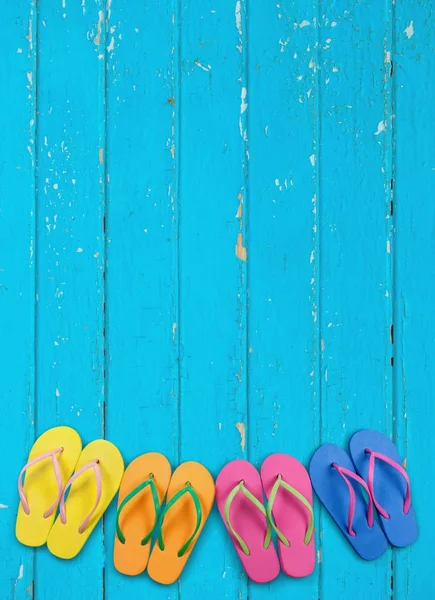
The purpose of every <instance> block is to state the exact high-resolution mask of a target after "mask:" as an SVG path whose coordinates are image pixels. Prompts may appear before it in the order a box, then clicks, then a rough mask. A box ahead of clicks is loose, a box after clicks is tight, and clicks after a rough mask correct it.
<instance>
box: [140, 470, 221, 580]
mask: <svg viewBox="0 0 435 600" xmlns="http://www.w3.org/2000/svg"><path fill="white" fill-rule="evenodd" d="M213 502H214V481H213V477H212V476H211V475H210V473H209V472H208V471H207V469H206V468H205V467H204V466H203V465H201V464H199V463H197V462H185V463H183V464H181V465H180V466H179V467H178V469H176V470H175V471H174V474H173V475H172V479H171V482H170V484H169V489H168V494H167V500H166V506H165V508H164V509H163V510H162V512H161V514H160V518H159V525H158V538H157V542H156V544H155V546H154V548H153V551H152V552H151V557H150V560H149V563H148V575H149V576H150V577H151V579H154V581H157V582H158V583H163V584H170V583H174V581H176V580H177V579H178V577H179V576H180V574H181V572H182V570H183V568H184V566H185V564H186V562H187V559H188V558H189V556H190V554H191V552H192V550H193V547H194V546H195V543H196V541H197V539H198V537H199V535H200V533H201V531H202V528H203V527H204V525H205V522H206V520H207V518H208V515H209V514H210V511H211V509H212V506H213Z"/></svg>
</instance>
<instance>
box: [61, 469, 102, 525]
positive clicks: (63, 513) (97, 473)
mask: <svg viewBox="0 0 435 600" xmlns="http://www.w3.org/2000/svg"><path fill="white" fill-rule="evenodd" d="M99 462H100V461H99V460H98V459H95V460H91V462H89V463H88V464H87V465H85V466H84V467H82V468H81V469H79V470H78V471H76V472H75V473H74V475H73V476H72V477H71V478H70V479H69V481H68V483H67V484H66V486H65V489H64V490H63V494H62V497H61V499H60V504H59V512H60V520H61V522H62V524H63V525H65V523H66V510H65V494H66V491H67V489H68V488H69V487H70V486H71V485H72V484H73V483H74V481H75V480H76V479H77V478H78V477H80V475H82V474H83V473H84V472H85V471H87V470H88V469H91V468H92V469H94V473H95V479H96V480H97V498H96V500H95V504H94V507H93V509H92V510H91V512H90V513H89V514H88V516H87V517H86V519H85V520H84V521H83V523H82V524H81V525H80V527H79V533H83V532H84V530H85V529H86V526H87V524H88V523H89V521H90V520H91V518H92V516H93V514H94V512H95V511H96V510H97V506H98V503H99V502H100V498H101V489H102V485H101V471H100V467H99V466H98V463H99Z"/></svg>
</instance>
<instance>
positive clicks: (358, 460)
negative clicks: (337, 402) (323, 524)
mask: <svg viewBox="0 0 435 600" xmlns="http://www.w3.org/2000/svg"><path fill="white" fill-rule="evenodd" d="M349 450H350V455H351V457H352V460H353V463H354V465H355V469H356V471H357V473H358V474H359V475H360V476H361V477H362V478H363V479H364V480H365V481H366V482H367V485H368V488H369V490H370V494H371V496H372V498H373V503H374V505H375V507H376V509H377V511H378V514H379V519H380V521H381V525H382V528H383V530H384V533H385V535H386V537H387V538H388V541H389V542H390V544H391V545H392V546H397V547H400V548H401V547H403V546H409V545H410V544H412V543H413V542H415V540H416V539H417V536H418V528H417V521H416V519H415V514H414V510H413V508H412V506H411V489H410V483H409V477H408V474H407V472H406V471H405V469H404V468H403V467H402V459H401V457H400V454H399V452H398V450H397V448H396V446H395V445H394V444H393V442H392V441H391V440H390V439H389V438H388V437H387V436H386V435H384V434H383V433H379V432H378V431H371V430H369V429H364V430H362V431H358V432H357V433H355V434H354V435H353V436H352V438H351V439H350V442H349Z"/></svg>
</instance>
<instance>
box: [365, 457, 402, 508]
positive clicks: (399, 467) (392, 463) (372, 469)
mask: <svg viewBox="0 0 435 600" xmlns="http://www.w3.org/2000/svg"><path fill="white" fill-rule="evenodd" d="M365 451H366V453H367V454H370V459H369V471H368V475H367V483H368V484H369V490H370V495H371V496H372V498H373V502H374V504H375V506H376V508H377V509H378V511H379V513H380V514H381V515H382V516H383V517H384V519H389V518H390V515H389V514H388V513H387V511H386V510H385V509H384V508H383V507H382V506H381V505H380V504H379V502H377V500H376V498H375V483H374V481H375V459H376V458H379V459H380V460H383V461H384V462H386V463H387V464H388V465H390V466H391V467H393V468H394V469H396V471H399V473H400V474H401V475H402V477H404V479H405V481H406V495H405V502H404V503H403V512H404V513H405V515H407V514H408V513H409V510H410V508H411V484H410V481H409V477H408V473H407V472H406V471H405V469H404V468H403V467H402V465H399V463H397V462H396V461H395V460H393V459H392V458H390V457H389V456H386V455H385V454H382V453H381V452H374V451H373V450H370V449H369V448H366V450H365Z"/></svg>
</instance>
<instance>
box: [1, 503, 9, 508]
mask: <svg viewBox="0 0 435 600" xmlns="http://www.w3.org/2000/svg"><path fill="white" fill-rule="evenodd" d="M2 508H9V506H8V505H7V504H0V509H2Z"/></svg>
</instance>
